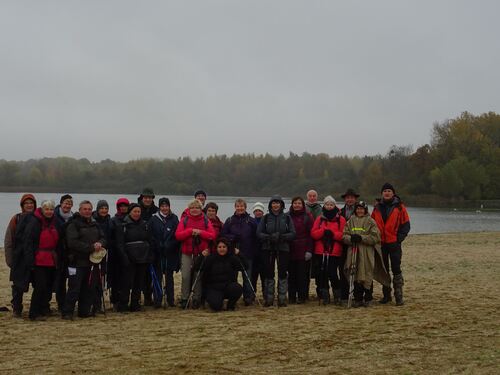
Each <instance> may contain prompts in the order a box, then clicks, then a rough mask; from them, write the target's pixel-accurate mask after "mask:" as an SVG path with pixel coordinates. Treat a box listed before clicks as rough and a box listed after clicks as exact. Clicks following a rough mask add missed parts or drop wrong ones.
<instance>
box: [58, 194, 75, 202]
mask: <svg viewBox="0 0 500 375" xmlns="http://www.w3.org/2000/svg"><path fill="white" fill-rule="evenodd" d="M66 199H73V197H72V196H71V195H69V194H64V195H63V196H62V197H61V199H60V200H59V203H60V204H62V202H64V201H65V200H66Z"/></svg>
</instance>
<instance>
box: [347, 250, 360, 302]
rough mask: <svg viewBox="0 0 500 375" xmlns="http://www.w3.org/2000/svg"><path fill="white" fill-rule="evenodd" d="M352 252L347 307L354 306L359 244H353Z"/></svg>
mask: <svg viewBox="0 0 500 375" xmlns="http://www.w3.org/2000/svg"><path fill="white" fill-rule="evenodd" d="M351 249H352V253H351V266H350V267H349V298H348V300H347V308H351V307H352V300H353V298H354V279H355V277H356V268H357V267H356V265H357V260H358V244H357V243H353V244H352V247H351Z"/></svg>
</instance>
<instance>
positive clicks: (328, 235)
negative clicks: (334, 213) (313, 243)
mask: <svg viewBox="0 0 500 375" xmlns="http://www.w3.org/2000/svg"><path fill="white" fill-rule="evenodd" d="M323 235H324V236H325V238H333V232H332V231H331V230H330V229H325V232H324V234H323Z"/></svg>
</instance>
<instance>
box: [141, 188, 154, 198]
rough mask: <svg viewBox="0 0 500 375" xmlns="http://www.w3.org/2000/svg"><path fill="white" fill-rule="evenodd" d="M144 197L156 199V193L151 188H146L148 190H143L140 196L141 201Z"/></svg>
mask: <svg viewBox="0 0 500 375" xmlns="http://www.w3.org/2000/svg"><path fill="white" fill-rule="evenodd" d="M143 197H152V198H153V199H154V198H155V193H154V191H153V189H151V188H149V187H146V188H144V189H142V193H141V195H140V196H139V199H141V198H143Z"/></svg>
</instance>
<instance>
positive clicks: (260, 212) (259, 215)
mask: <svg viewBox="0 0 500 375" xmlns="http://www.w3.org/2000/svg"><path fill="white" fill-rule="evenodd" d="M253 216H254V217H255V218H256V219H259V218H261V217H262V216H264V212H262V211H261V210H255V211H254V212H253Z"/></svg>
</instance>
